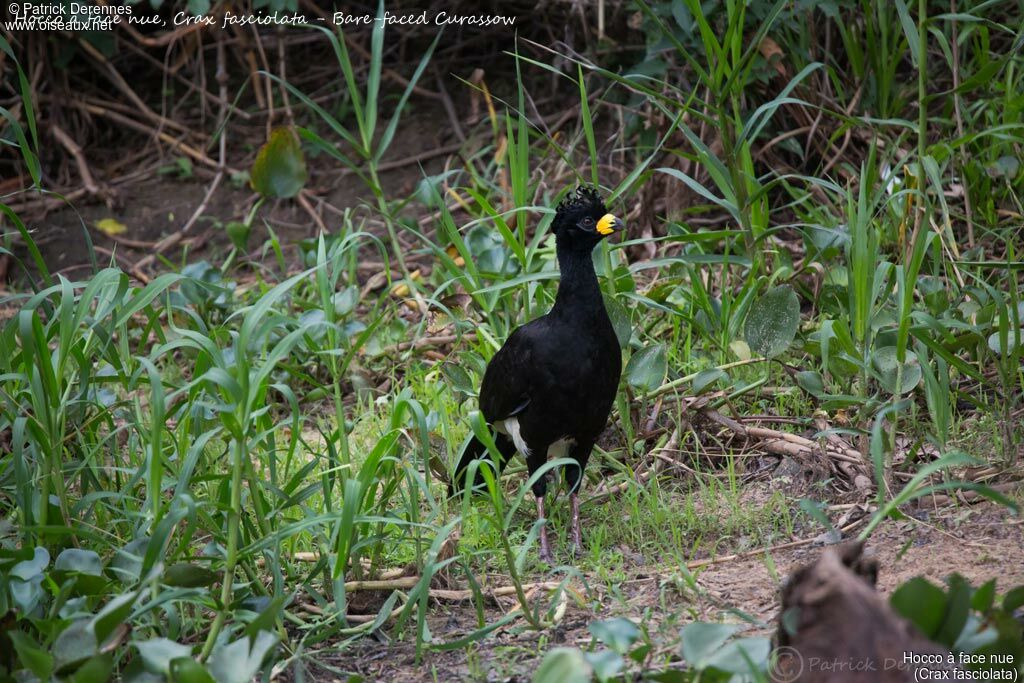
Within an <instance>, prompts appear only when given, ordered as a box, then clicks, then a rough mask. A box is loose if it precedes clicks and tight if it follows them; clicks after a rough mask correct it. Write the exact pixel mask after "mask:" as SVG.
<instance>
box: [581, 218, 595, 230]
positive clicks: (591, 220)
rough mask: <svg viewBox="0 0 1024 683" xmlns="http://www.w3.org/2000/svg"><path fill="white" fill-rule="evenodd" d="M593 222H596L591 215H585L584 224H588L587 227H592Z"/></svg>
mask: <svg viewBox="0 0 1024 683" xmlns="http://www.w3.org/2000/svg"><path fill="white" fill-rule="evenodd" d="M593 224H594V219H593V218H592V217H591V216H587V217H585V218H584V219H583V225H586V226H587V227H590V226H591V225H593Z"/></svg>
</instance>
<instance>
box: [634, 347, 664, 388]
mask: <svg viewBox="0 0 1024 683" xmlns="http://www.w3.org/2000/svg"><path fill="white" fill-rule="evenodd" d="M667 373H668V358H667V351H666V349H665V345H664V344H655V345H654V346H647V347H645V348H642V349H640V350H639V351H637V352H636V353H634V354H633V355H632V356H631V357H630V359H629V363H627V364H626V381H628V382H629V386H631V387H633V388H634V389H636V390H637V391H640V392H642V393H645V394H649V393H650V392H652V391H654V390H655V389H657V388H658V387H660V386H661V383H662V382H664V381H665V375H666V374H667Z"/></svg>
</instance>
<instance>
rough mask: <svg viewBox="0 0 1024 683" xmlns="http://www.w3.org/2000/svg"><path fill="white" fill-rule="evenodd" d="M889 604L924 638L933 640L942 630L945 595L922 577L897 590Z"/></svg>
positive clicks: (944, 613) (911, 580) (913, 579)
mask: <svg viewBox="0 0 1024 683" xmlns="http://www.w3.org/2000/svg"><path fill="white" fill-rule="evenodd" d="M889 603H890V604H891V605H892V607H893V609H895V610H896V612H897V613H898V614H900V615H901V616H903V617H904V618H906V619H909V620H910V621H911V622H912V623H913V624H914V626H916V627H917V629H918V630H919V631H920V632H921V633H922V634H923V635H924V636H925V637H926V638H929V639H931V638H934V637H935V636H936V634H938V632H939V629H940V628H942V622H943V619H944V617H945V615H946V603H947V598H946V594H945V592H943V590H942V589H941V588H939V587H938V586H936V585H935V584H933V583H931V582H929V581H928V580H927V579H925V578H923V577H920V576H917V577H914V578H912V579H910V580H909V581H907V582H906V583H904V584H903V585H902V586H900V587H899V588H897V589H896V590H895V591H894V592H893V594H892V597H891V598H890V599H889Z"/></svg>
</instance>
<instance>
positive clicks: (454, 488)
mask: <svg viewBox="0 0 1024 683" xmlns="http://www.w3.org/2000/svg"><path fill="white" fill-rule="evenodd" d="M494 444H495V445H496V446H497V447H498V452H499V453H501V456H502V457H501V460H500V461H499V462H497V463H493V464H494V465H496V469H497V474H499V475H500V474H501V471H502V470H504V469H505V465H506V463H508V461H509V459H510V458H511V457H512V456H513V455H515V453H516V445H515V443H513V442H512V439H510V438H509V437H508V436H507V435H505V434H501V433H498V434H495V435H494ZM474 460H485V461H487V462H488V463H492V460H491V455H490V453H489V452H488V451H487V446H485V445H484V444H483V442H482V441H480V439H478V438H476V437H475V436H474V437H473V438H471V439H470V440H469V443H467V444H466V448H465V449H464V450H463V451H462V457H460V458H459V464H458V465H456V466H455V472H454V474H453V475H452V478H451V481H450V482H449V484H448V496H449V497H451V496H455V495H458V494H459V493H462V491H463V489H465V488H466V470H467V469H469V464H470V463H471V462H473V461H474ZM481 467H487V465H486V464H481V465H480V466H479V467H478V468H477V470H476V474H475V476H474V477H473V488H474V489H475V488H476V487H478V486H480V485H482V484H483V483H484V478H483V476H482V475H481V474H480V468H481Z"/></svg>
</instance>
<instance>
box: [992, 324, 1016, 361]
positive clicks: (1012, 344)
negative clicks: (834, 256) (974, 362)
mask: <svg viewBox="0 0 1024 683" xmlns="http://www.w3.org/2000/svg"><path fill="white" fill-rule="evenodd" d="M1022 339H1024V329H1022V330H1018V331H1017V333H1016V334H1014V332H1013V330H1010V331H1008V332H1007V333H1006V348H1005V349H1004V348H1003V342H1002V341H1001V340H1000V338H999V333H998V332H993V333H992V334H990V335H989V336H988V348H990V349H992V350H993V351H995V352H996V353H998V354H999V355H1000V356H1006V355H1008V354H1011V353H1013V352H1014V350H1015V349H1016V348H1017V346H1018V344H1020V342H1021V340H1022Z"/></svg>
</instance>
